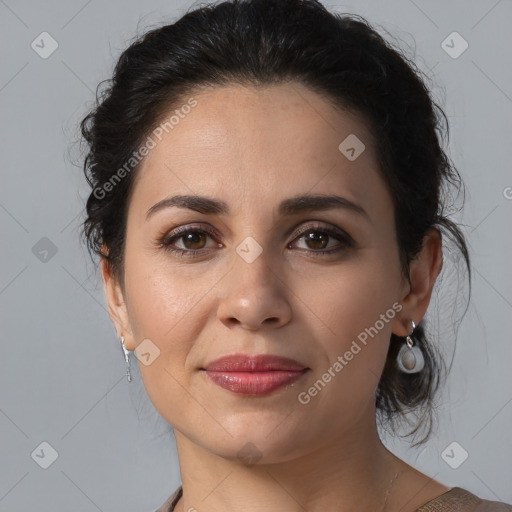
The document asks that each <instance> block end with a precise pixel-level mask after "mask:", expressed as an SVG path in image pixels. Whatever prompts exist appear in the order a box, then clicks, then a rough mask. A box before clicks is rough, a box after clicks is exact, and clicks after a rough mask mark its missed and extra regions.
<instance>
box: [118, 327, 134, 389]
mask: <svg viewBox="0 0 512 512" xmlns="http://www.w3.org/2000/svg"><path fill="white" fill-rule="evenodd" d="M121 346H122V348H123V352H124V360H125V361H126V377H127V379H128V382H131V381H132V374H131V372H130V353H131V352H133V350H127V349H126V347H125V346H124V336H121Z"/></svg>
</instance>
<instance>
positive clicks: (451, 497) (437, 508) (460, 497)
mask: <svg viewBox="0 0 512 512" xmlns="http://www.w3.org/2000/svg"><path fill="white" fill-rule="evenodd" d="M182 492H183V489H182V487H181V485H180V486H179V487H178V488H177V489H176V490H175V491H174V493H173V494H172V495H171V496H169V498H168V499H167V500H166V502H165V503H164V504H163V505H162V506H161V507H160V508H159V509H157V510H156V511H155V512H172V511H173V510H174V507H175V506H176V503H178V501H179V499H180V498H181V494H182ZM416 512H512V505H507V504H506V503H500V502H498V501H488V500H482V499H480V498H479V497H478V496H475V495H474V494H472V493H470V492H469V491H466V490H464V489H461V488H460V487H453V488H452V489H450V490H449V491H447V492H445V493H444V494H441V495H440V496H438V497H437V498H434V499H433V500H430V501H427V503H425V504H424V505H422V506H421V507H420V508H419V509H417V510H416Z"/></svg>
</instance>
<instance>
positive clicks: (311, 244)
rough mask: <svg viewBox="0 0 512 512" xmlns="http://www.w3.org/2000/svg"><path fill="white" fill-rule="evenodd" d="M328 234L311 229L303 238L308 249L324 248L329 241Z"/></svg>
mask: <svg viewBox="0 0 512 512" xmlns="http://www.w3.org/2000/svg"><path fill="white" fill-rule="evenodd" d="M329 238H331V237H330V236H329V235H327V234H325V233H322V232H320V231H311V232H309V233H307V234H306V235H304V240H305V241H306V245H307V246H308V248H309V249H324V248H325V246H326V245H327V243H328V242H329Z"/></svg>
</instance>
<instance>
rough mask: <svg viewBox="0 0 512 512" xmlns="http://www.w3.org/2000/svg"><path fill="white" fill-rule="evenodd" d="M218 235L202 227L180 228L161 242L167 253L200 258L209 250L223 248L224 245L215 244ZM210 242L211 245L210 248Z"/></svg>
mask: <svg viewBox="0 0 512 512" xmlns="http://www.w3.org/2000/svg"><path fill="white" fill-rule="evenodd" d="M216 236H217V235H216V234H215V233H214V232H213V230H212V231H211V232H210V230H209V228H207V227H202V228H201V229H199V228H198V227H190V226H185V227H180V228H178V229H176V230H174V231H173V232H172V233H170V234H169V235H166V236H164V237H163V238H162V239H161V240H160V246H161V247H163V248H164V249H165V250H166V251H169V252H171V253H174V254H176V255H178V256H196V255H197V256H199V255H200V254H205V253H206V252H207V251H208V249H211V248H215V247H221V245H222V244H219V243H217V244H215V237H216ZM208 240H211V242H212V243H211V244H210V245H209V246H208Z"/></svg>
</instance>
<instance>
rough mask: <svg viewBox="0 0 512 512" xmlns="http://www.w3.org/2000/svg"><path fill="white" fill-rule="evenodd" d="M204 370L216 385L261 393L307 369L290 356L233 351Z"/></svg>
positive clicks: (285, 384)
mask: <svg viewBox="0 0 512 512" xmlns="http://www.w3.org/2000/svg"><path fill="white" fill-rule="evenodd" d="M201 369H202V370H204V371H205V373H206V375H207V376H208V377H209V378H210V380H211V381H212V382H213V383H215V384H217V385H218V386H220V387H222V388H224V389H226V390H228V391H231V392H233V393H239V394H243V395H255V396H256V395H265V394H269V393H272V392H273V391H276V390H277V389H280V388H282V387H285V386H289V385H291V384H293V383H294V382H295V381H297V380H298V379H300V378H301V377H302V376H303V375H304V374H305V373H306V372H307V371H308V370H309V368H306V367H305V366H304V365H302V364H300V363H298V362H297V361H295V360H293V359H288V358H285V357H279V356H273V355H265V354H262V355H259V356H246V355H243V354H235V355H232V356H227V357H221V358H220V359H216V360H215V361H213V362H211V363H209V364H208V365H207V366H206V367H205V368H201Z"/></svg>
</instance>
